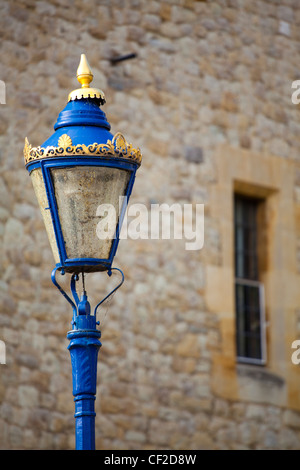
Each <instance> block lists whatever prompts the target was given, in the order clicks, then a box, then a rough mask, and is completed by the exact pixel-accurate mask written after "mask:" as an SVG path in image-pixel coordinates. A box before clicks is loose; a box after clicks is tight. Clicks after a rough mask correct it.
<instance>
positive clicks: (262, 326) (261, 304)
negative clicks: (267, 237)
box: [233, 192, 267, 365]
mask: <svg viewBox="0 0 300 470" xmlns="http://www.w3.org/2000/svg"><path fill="white" fill-rule="evenodd" d="M238 198H239V199H242V200H248V201H251V202H255V203H257V205H258V204H260V203H264V202H265V200H264V199H261V198H255V197H251V196H247V195H245V194H240V193H238V192H235V193H234V218H233V226H234V240H235V242H234V271H235V277H234V286H235V290H234V291H235V319H236V335H235V338H236V360H237V362H239V363H247V364H256V365H265V364H266V362H267V335H266V326H267V323H266V309H265V287H264V284H263V283H262V282H261V281H260V280H259V278H260V269H259V265H260V263H259V259H258V254H257V255H256V256H257V258H256V260H254V263H256V267H257V279H250V278H249V279H248V278H244V277H239V276H237V270H236V267H237V262H238V260H237V254H238V252H240V251H241V250H237V249H236V238H235V237H236V227H237V225H241V223H240V222H237V220H236V211H235V205H236V200H237V199H238ZM253 230H255V233H256V236H257V234H258V232H259V230H260V227H259V226H258V223H257V221H256V223H255V227H254V228H253ZM258 244H259V240H258V237H257V238H256V249H258ZM244 251H248V250H247V249H246V250H244ZM237 285H244V286H249V287H257V288H258V296H259V299H258V308H259V315H258V318H259V340H260V358H254V357H248V356H241V355H239V354H238V335H239V331H238V328H237V323H238V317H237V315H238V306H237V301H236V290H237Z"/></svg>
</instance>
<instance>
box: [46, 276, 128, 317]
mask: <svg viewBox="0 0 300 470" xmlns="http://www.w3.org/2000/svg"><path fill="white" fill-rule="evenodd" d="M58 270H60V272H61V275H64V274H65V271H64V270H61V268H60V267H56V268H54V269H53V271H52V274H51V280H52V282H53V284H54V285H55V287H57V289H58V290H59V291H60V293H61V294H62V295H63V296H64V297H65V299H66V300H67V301H68V302H69V304H70V305H71V306H72V309H73V321H72V324H73V325H75V324H76V317H77V315H84V314H85V315H90V304H89V302H88V300H87V295H86V292H85V286H83V287H84V291H83V295H82V296H81V298H79V295H78V293H77V290H76V282H77V281H78V280H79V276H78V274H77V273H73V274H72V276H71V281H70V289H71V292H72V296H73V299H74V301H73V300H72V299H71V297H70V296H69V295H68V294H67V293H66V291H65V290H64V289H63V288H62V287H61V285H60V284H59V283H58V282H57V279H56V273H57V271H58ZM112 271H119V272H120V273H121V276H122V279H121V281H120V282H119V284H118V285H117V286H116V287H114V288H113V289H112V290H111V292H109V294H107V295H106V296H105V297H104V298H103V299H102V300H100V302H98V304H97V305H96V307H95V309H94V317H95V318H96V315H97V310H98V308H99V307H100V305H101V304H103V303H104V302H105V301H106V300H107V299H108V298H109V297H110V296H111V295H112V294H113V293H114V292H116V290H118V289H119V288H120V287H121V285H122V284H123V282H124V279H125V277H124V273H123V271H122V270H121V269H119V268H109V269H108V270H107V275H108V276H111V275H112ZM83 282H84V274H83ZM97 324H99V322H97Z"/></svg>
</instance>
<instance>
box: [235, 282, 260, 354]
mask: <svg viewBox="0 0 300 470" xmlns="http://www.w3.org/2000/svg"><path fill="white" fill-rule="evenodd" d="M236 330H237V354H238V356H239V357H247V358H252V359H261V358H262V351H261V324H260V302H259V287H257V286H249V285H242V284H238V283H236Z"/></svg>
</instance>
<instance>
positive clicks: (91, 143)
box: [24, 54, 142, 165]
mask: <svg viewBox="0 0 300 470" xmlns="http://www.w3.org/2000/svg"><path fill="white" fill-rule="evenodd" d="M77 80H78V81H79V83H80V84H81V88H78V89H75V90H73V91H71V93H69V96H68V103H67V105H66V106H65V108H64V109H63V110H62V111H61V112H60V113H59V115H58V118H57V121H56V123H55V125H54V131H55V132H54V133H53V134H52V135H51V136H50V137H49V138H48V139H47V140H46V141H45V142H44V143H43V144H42V146H39V147H32V145H30V144H29V142H28V139H27V138H26V139H25V147H24V159H25V164H26V165H27V164H29V163H31V162H32V161H35V160H40V159H42V158H51V157H59V156H61V157H65V156H79V155H89V156H91V155H92V156H99V157H112V156H114V157H117V158H121V159H124V158H125V159H129V160H130V161H132V162H134V163H136V164H138V165H140V164H141V159H142V155H141V152H140V150H139V149H135V148H133V147H132V145H131V144H128V143H127V142H126V139H125V137H124V136H123V135H122V134H121V133H119V132H118V133H117V134H115V135H113V134H112V133H111V132H110V129H111V126H110V124H109V122H108V121H107V118H106V115H105V113H104V112H103V111H102V109H101V108H100V106H102V105H103V104H104V103H105V102H106V100H105V96H104V93H103V91H101V90H99V89H98V88H92V87H90V83H91V81H92V80H93V74H92V71H91V69H90V66H89V64H88V61H87V58H86V56H85V54H81V58H80V63H79V66H78V69H77Z"/></svg>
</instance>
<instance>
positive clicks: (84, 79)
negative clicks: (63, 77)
mask: <svg viewBox="0 0 300 470" xmlns="http://www.w3.org/2000/svg"><path fill="white" fill-rule="evenodd" d="M93 78H94V76H93V74H92V71H91V68H90V66H89V63H88V61H87V58H86V56H85V54H81V58H80V63H79V65H78V69H77V80H78V81H79V83H80V84H81V86H82V88H88V87H89V84H90V83H91V81H92V80H93Z"/></svg>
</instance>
